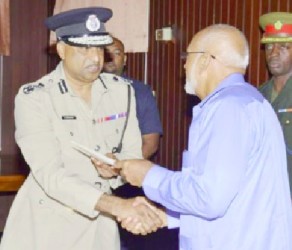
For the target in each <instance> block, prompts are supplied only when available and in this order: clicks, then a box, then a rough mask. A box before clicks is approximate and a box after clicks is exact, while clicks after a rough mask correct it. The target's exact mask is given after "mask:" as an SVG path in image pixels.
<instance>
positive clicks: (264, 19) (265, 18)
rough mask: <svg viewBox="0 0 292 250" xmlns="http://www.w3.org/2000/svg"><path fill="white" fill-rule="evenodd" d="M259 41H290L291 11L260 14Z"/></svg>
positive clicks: (291, 32) (291, 40)
mask: <svg viewBox="0 0 292 250" xmlns="http://www.w3.org/2000/svg"><path fill="white" fill-rule="evenodd" d="M260 26H261V28H262V29H263V31H264V35H263V38H262V40H261V43H278V42H292V13H289V12H270V13H267V14H264V15H262V16H260Z"/></svg>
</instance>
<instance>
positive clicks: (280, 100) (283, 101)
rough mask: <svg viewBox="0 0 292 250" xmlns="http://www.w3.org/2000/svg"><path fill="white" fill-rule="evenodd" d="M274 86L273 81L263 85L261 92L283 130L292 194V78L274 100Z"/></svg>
mask: <svg viewBox="0 0 292 250" xmlns="http://www.w3.org/2000/svg"><path fill="white" fill-rule="evenodd" d="M273 86H274V81H273V79H271V80H270V81H268V82H266V83H265V84H263V85H262V86H261V87H260V89H259V90H260V92H261V93H262V94H263V95H264V96H265V98H266V99H267V100H268V101H269V102H270V103H271V104H272V106H273V108H274V110H275V112H276V114H277V116H278V118H279V121H280V123H281V125H282V128H283V132H284V137H285V142H286V149H287V160H288V162H287V163H288V172H289V181H290V190H291V193H292V185H291V184H292V77H291V78H290V79H289V80H288V81H287V82H286V85H285V87H284V88H283V89H282V91H281V92H280V93H279V94H278V96H277V97H276V98H275V99H274V100H272V96H273Z"/></svg>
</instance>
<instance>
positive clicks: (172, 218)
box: [166, 209, 180, 229]
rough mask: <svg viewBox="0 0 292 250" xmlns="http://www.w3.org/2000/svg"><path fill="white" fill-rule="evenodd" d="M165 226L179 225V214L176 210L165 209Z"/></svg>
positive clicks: (175, 226)
mask: <svg viewBox="0 0 292 250" xmlns="http://www.w3.org/2000/svg"><path fill="white" fill-rule="evenodd" d="M166 215H167V227H168V228H169V229H172V228H177V227H180V215H179V213H177V212H174V211H171V210H168V209H167V210H166Z"/></svg>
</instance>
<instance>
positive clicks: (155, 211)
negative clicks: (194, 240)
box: [91, 154, 167, 235]
mask: <svg viewBox="0 0 292 250" xmlns="http://www.w3.org/2000/svg"><path fill="white" fill-rule="evenodd" d="M107 156H109V157H112V158H113V155H110V154H108V155H107ZM91 160H92V163H93V164H94V166H95V168H96V170H97V171H98V172H99V174H100V175H101V176H102V177H103V178H112V177H115V176H118V175H121V176H122V177H123V178H124V179H125V180H126V181H128V182H129V183H130V184H131V185H133V186H139V187H140V186H142V182H143V180H144V177H145V175H146V173H147V172H148V170H149V169H150V168H151V167H152V163H151V162H150V161H146V160H126V161H116V164H115V165H114V166H109V165H107V164H104V163H102V162H100V161H98V160H96V159H91ZM113 215H115V216H116V218H117V221H118V222H120V223H121V226H122V227H123V228H125V229H126V230H128V231H129V232H131V233H133V234H142V235H146V234H148V233H152V232H155V231H157V229H159V228H161V227H164V226H166V225H167V222H166V213H165V211H164V210H163V209H162V208H157V207H156V206H154V205H153V204H152V203H151V202H150V201H149V200H148V199H146V198H145V197H135V198H131V199H122V198H119V202H118V203H117V204H116V206H115V208H114V212H113Z"/></svg>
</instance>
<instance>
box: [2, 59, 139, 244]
mask: <svg viewBox="0 0 292 250" xmlns="http://www.w3.org/2000/svg"><path fill="white" fill-rule="evenodd" d="M100 79H102V80H100ZM100 79H98V80H96V81H95V82H94V83H93V86H92V99H91V107H89V106H88V105H87V104H86V103H85V102H84V101H83V100H82V99H81V98H80V97H78V96H76V95H75V94H74V92H73V91H72V89H70V86H69V85H68V84H67V83H66V79H65V76H64V73H63V69H62V63H61V64H60V65H59V66H58V67H57V68H56V70H55V71H53V72H52V73H50V74H49V75H47V76H45V77H43V78H42V79H40V80H38V81H37V82H35V83H32V84H27V85H24V86H22V87H21V89H20V91H19V93H18V95H17V97H16V100H15V122H16V141H17V144H18V145H19V147H20V149H21V151H22V153H23V155H24V158H25V160H26V162H27V163H28V165H29V166H30V169H31V173H30V175H29V177H28V178H27V180H26V182H25V183H24V185H23V186H22V188H21V189H20V190H19V193H18V195H17V197H16V199H15V202H14V204H13V206H12V209H11V212H10V215H9V218H8V221H7V225H6V228H5V232H4V235H3V239H2V243H1V247H2V248H1V247H0V249H3V250H4V249H22V250H26V249H27V250H39V249H42V250H45V249H54V250H58V249H60V250H66V249H70V250H73V249H76V250H78V249H86V250H90V249H119V238H118V231H117V228H116V223H115V222H114V221H113V220H112V218H109V217H106V216H104V215H99V214H98V212H96V211H95V210H94V206H95V205H96V202H97V201H98V199H99V197H100V196H101V195H102V194H103V193H104V192H107V193H110V192H111V191H110V187H113V188H115V187H117V186H119V185H121V184H122V183H121V180H120V179H119V178H114V179H112V180H110V181H108V180H105V179H103V178H101V177H99V176H98V173H97V171H96V170H95V168H94V166H93V165H92V163H91V161H90V159H89V158H88V157H87V156H85V155H82V154H81V153H80V152H78V151H76V150H75V149H73V148H72V145H71V143H70V142H71V141H72V140H74V141H76V142H78V143H81V144H83V145H85V146H87V147H89V148H91V149H93V150H98V151H99V152H101V153H109V152H111V151H112V149H113V148H114V147H117V146H118V144H119V142H120V138H121V135H122V131H123V127H124V124H125V120H126V115H125V113H126V112H127V105H128V87H127V86H128V85H129V83H128V82H125V80H123V79H122V78H120V77H117V76H113V75H110V74H101V75H100ZM135 107H136V103H135V98H134V91H133V89H132V88H131V103H130V114H129V120H128V125H127V127H126V130H125V135H124V139H123V144H122V145H123V147H122V151H121V153H120V154H117V157H118V158H119V159H127V158H141V157H142V151H141V144H142V143H141V134H140V130H139V127H138V121H137V118H136V109H135Z"/></svg>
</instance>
